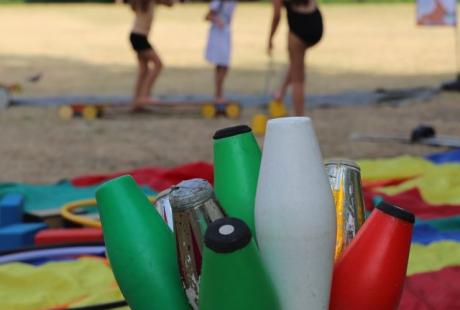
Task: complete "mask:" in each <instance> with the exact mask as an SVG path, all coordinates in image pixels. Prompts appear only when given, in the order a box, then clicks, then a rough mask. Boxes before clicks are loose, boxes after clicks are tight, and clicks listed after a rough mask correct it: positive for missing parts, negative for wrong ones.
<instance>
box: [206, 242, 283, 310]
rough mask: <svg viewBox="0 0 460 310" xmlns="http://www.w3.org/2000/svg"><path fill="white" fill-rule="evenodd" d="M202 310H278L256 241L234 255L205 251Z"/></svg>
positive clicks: (273, 290)
mask: <svg viewBox="0 0 460 310" xmlns="http://www.w3.org/2000/svg"><path fill="white" fill-rule="evenodd" d="M199 297H200V310H217V309H218V310H236V309H238V310H259V309H260V310H262V309H263V310H277V309H280V306H279V302H278V298H277V295H276V292H275V289H274V287H273V285H272V282H271V280H270V277H269V275H268V273H267V271H266V269H265V267H264V265H263V263H262V260H261V257H260V255H259V253H258V250H257V247H256V244H255V242H254V240H251V242H250V243H249V244H247V245H246V247H244V248H243V249H240V250H237V251H235V252H232V253H216V252H214V251H213V250H211V249H209V248H207V247H205V250H204V254H203V267H202V271H201V277H200V296H199Z"/></svg>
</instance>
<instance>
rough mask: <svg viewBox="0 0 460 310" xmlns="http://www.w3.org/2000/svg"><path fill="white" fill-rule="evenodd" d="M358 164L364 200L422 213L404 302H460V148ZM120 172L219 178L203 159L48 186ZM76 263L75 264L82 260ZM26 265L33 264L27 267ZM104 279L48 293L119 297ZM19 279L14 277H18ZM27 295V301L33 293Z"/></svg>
mask: <svg viewBox="0 0 460 310" xmlns="http://www.w3.org/2000/svg"><path fill="white" fill-rule="evenodd" d="M359 164H360V166H361V169H362V176H363V187H364V194H365V196H366V198H367V199H366V208H369V209H372V207H373V205H372V202H373V201H378V200H381V199H385V200H388V201H389V202H392V203H394V204H396V205H399V206H400V207H402V208H405V209H408V210H410V211H411V212H413V213H414V214H415V215H416V217H417V221H416V224H415V227H414V235H413V243H412V246H411V253H410V258H409V266H408V272H407V275H408V278H407V281H406V285H405V289H404V292H403V296H402V300H401V304H400V309H404V310H406V309H407V310H422V309H460V299H459V298H458V296H460V284H459V283H460V282H459V281H458V279H459V277H460V151H459V150H455V151H452V152H448V153H439V154H432V155H429V156H427V157H426V158H419V157H410V156H403V157H396V158H390V159H377V160H364V161H359ZM121 174H131V175H132V176H133V177H134V178H135V179H136V181H137V182H138V183H139V184H140V185H145V186H147V187H148V188H149V189H150V190H153V191H161V190H163V189H165V188H167V187H169V186H171V185H173V184H176V183H177V182H179V181H181V180H183V179H189V178H194V177H200V178H204V179H207V180H208V181H210V182H211V183H212V181H213V179H212V166H211V165H210V164H207V163H203V162H199V163H191V164H187V165H183V166H179V167H175V168H171V169H165V168H156V167H148V168H142V169H136V170H133V171H124V172H119V173H114V174H109V175H90V176H81V177H77V178H74V179H71V180H70V183H69V182H67V183H59V184H56V185H50V187H53V186H55V188H52V189H51V191H50V193H53V192H54V191H56V192H59V191H60V190H62V189H69V188H72V189H73V190H75V193H74V194H71V195H70V196H68V198H69V199H74V198H78V199H81V198H89V197H85V196H91V197H92V196H93V195H94V188H95V186H96V185H98V184H99V183H100V182H103V181H105V180H108V179H110V178H113V177H115V176H118V175H121ZM11 186H17V185H7V186H6V185H4V186H3V187H2V186H0V194H1V193H2V190H3V192H5V191H7V190H9V189H11ZM27 189H28V190H27V191H26V192H25V193H26V194H27V197H28V203H29V204H28V208H31V209H34V208H44V205H43V203H44V202H45V201H46V199H45V198H44V196H43V194H40V189H39V188H35V187H34V188H33V190H30V188H27ZM47 189H49V188H48V187H47ZM70 191H71V190H69V192H70ZM72 195H74V196H72ZM48 197H50V195H48ZM62 200H64V198H63V199H62ZM61 203H62V201H59V203H56V202H54V203H52V204H48V206H56V205H60V204H61ZM76 262H78V261H76ZM78 264H80V263H78ZM78 264H77V269H78V268H80V267H78V266H79V265H78ZM97 266H98V268H102V269H103V270H102V272H105V271H104V270H105V269H106V268H107V266H106V265H104V264H99V265H97ZM23 267H24V266H23ZM11 268H13V269H14V268H18V267H17V266H13V267H11ZM25 269H26V270H27V269H28V267H25ZM5 270H6V269H5V267H4V268H3V269H2V268H0V278H2V279H5V278H4V277H2V272H3V273H4V274H5V272H6V274H8V270H6V271H5ZM29 271H30V270H29ZM37 272H39V271H37ZM92 272H100V271H92ZM68 274H69V275H72V274H73V271H72V272H71V271H69V272H68ZM88 274H91V273H88ZM56 279H59V278H56ZM106 279H108V280H107V282H105V283H104V284H101V286H100V289H99V288H98V289H96V288H94V289H90V290H87V291H84V292H83V291H81V290H80V291H79V292H80V293H81V294H80V295H79V296H80V297H79V296H75V295H74V294H71V293H70V292H65V293H64V292H63V294H62V296H67V295H68V294H70V295H68V298H65V300H63V299H60V298H61V297H59V298H58V297H55V296H52V297H46V298H45V299H43V300H45V301H46V302H48V301H49V300H51V301H52V302H53V303H52V304H53V305H54V306H55V307H56V306H65V305H72V306H75V305H76V304H75V302H81V304H88V303H89V301H91V302H94V303H101V302H107V301H115V300H119V297H120V296H119V293H118V292H116V291H113V290H110V288H112V289H113V286H111V285H112V284H113V279H111V278H110V279H109V278H106ZM83 280H88V279H83ZM14 281H17V280H14ZM14 281H13V282H12V283H13V284H14V283H17V282H14ZM56 281H57V280H56ZM59 281H64V280H59ZM65 281H82V279H80V278H79V275H78V274H75V279H74V280H65ZM2 282H3V283H2ZM8 282H9V280H8ZM5 283H6V282H4V280H0V292H3V288H5V289H7V288H6V286H5ZM64 283H66V282H64ZM82 283H83V282H82ZM2 285H3V286H2ZM32 287H35V289H36V290H33V289H32ZM43 287H46V286H43ZM85 287H86V284H85ZM108 288H109V290H108V291H107V289H108ZM11 289H14V285H13V286H12V287H10V288H8V290H6V291H5V292H9V293H8V294H9V296H10V298H9V299H3V298H2V296H1V295H0V300H6V301H7V302H9V304H7V306H8V308H11V307H13V308H14V307H16V308H18V309H20V307H26V308H27V309H43V308H46V307H45V306H44V304H42V305H40V306H38V304H36V299H34V298H35V297H34V296H47V295H43V294H44V293H43V292H42V288H41V287H40V285H35V286H34V285H32V286H31V288H30V292H31V296H30V297H31V298H30V303H29V304H28V305H26V306H24V305H22V304H18V305H15V304H14V302H15V300H16V301H18V300H22V299H14V298H13V297H12V296H14V294H13V293H12V292H11ZM28 292H29V290H28ZM10 293H11V294H10ZM55 293H57V292H55ZM59 293H61V292H59ZM35 294H37V295H35ZM82 296H83V297H84V298H83V297H82ZM79 298H82V299H79ZM21 302H22V301H21ZM24 302H26V303H27V301H24ZM0 303H1V302H0ZM35 305H37V306H36V307H35ZM46 305H50V304H48V303H47V304H46ZM1 306H3V305H1Z"/></svg>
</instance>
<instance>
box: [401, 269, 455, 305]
mask: <svg viewBox="0 0 460 310" xmlns="http://www.w3.org/2000/svg"><path fill="white" fill-rule="evenodd" d="M459 279H460V266H455V267H447V268H444V269H441V270H440V271H435V272H426V273H419V274H416V275H413V276H411V277H408V278H407V279H406V284H405V287H404V292H403V296H402V299H401V303H400V304H399V309H400V310H448V309H452V310H453V309H460V296H459V292H460V281H459Z"/></svg>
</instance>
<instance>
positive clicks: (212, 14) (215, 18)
mask: <svg viewBox="0 0 460 310" xmlns="http://www.w3.org/2000/svg"><path fill="white" fill-rule="evenodd" d="M218 6H219V2H218V1H212V2H211V4H210V10H209V12H208V14H206V16H205V20H207V21H210V22H211V23H213V24H215V25H217V27H219V28H222V27H224V26H225V22H224V20H223V19H222V18H221V17H220V16H219V14H217V9H218Z"/></svg>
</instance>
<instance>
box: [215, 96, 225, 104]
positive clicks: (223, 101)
mask: <svg viewBox="0 0 460 310" xmlns="http://www.w3.org/2000/svg"><path fill="white" fill-rule="evenodd" d="M225 102H227V101H226V100H225V98H224V97H216V98H214V103H215V104H224V103H225Z"/></svg>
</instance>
